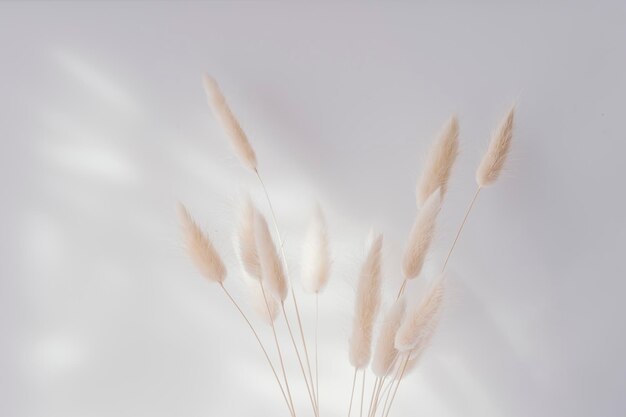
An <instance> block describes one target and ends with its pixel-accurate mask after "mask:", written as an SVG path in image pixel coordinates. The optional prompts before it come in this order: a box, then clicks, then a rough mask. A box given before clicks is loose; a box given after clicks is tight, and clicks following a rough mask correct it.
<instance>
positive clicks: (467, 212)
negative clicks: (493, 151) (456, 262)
mask: <svg viewBox="0 0 626 417" xmlns="http://www.w3.org/2000/svg"><path fill="white" fill-rule="evenodd" d="M481 189H482V187H480V186H479V187H478V188H477V189H476V192H475V193H474V197H472V201H471V202H470V205H469V206H468V207H467V211H466V212H465V216H464V217H463V222H462V223H461V227H459V230H458V231H457V232H456V236H455V237H454V242H452V246H451V247H450V250H449V251H448V255H447V256H446V260H445V261H444V263H443V267H442V268H441V272H442V273H443V272H445V270H446V267H447V266H448V261H449V260H450V256H452V252H453V251H454V248H455V246H456V243H457V242H458V240H459V237H460V236H461V232H462V231H463V228H464V227H465V223H467V218H468V217H469V214H470V212H471V211H472V208H473V207H474V203H475V202H476V199H477V198H478V194H480V190H481Z"/></svg>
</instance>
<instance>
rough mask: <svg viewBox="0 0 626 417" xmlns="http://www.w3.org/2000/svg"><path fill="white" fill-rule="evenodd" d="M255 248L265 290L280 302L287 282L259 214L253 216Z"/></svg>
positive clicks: (265, 223) (284, 293)
mask: <svg viewBox="0 0 626 417" xmlns="http://www.w3.org/2000/svg"><path fill="white" fill-rule="evenodd" d="M254 224H255V231H256V247H257V251H258V254H259V264H260V265H261V275H262V277H263V279H262V282H263V285H264V286H265V288H266V289H267V290H268V291H269V293H270V294H272V295H273V296H274V297H276V298H278V299H279V300H280V301H285V298H287V280H286V279H285V273H284V271H283V264H282V262H281V260H280V258H279V257H278V253H277V252H276V246H275V245H274V241H273V240H272V235H271V234H270V230H269V228H268V226H267V221H266V220H265V217H263V215H262V214H261V213H259V212H257V213H256V215H255V223H254Z"/></svg>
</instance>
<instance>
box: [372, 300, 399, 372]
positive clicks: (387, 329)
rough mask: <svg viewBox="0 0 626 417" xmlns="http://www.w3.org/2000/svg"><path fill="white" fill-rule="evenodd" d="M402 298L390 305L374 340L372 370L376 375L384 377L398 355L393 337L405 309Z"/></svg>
mask: <svg viewBox="0 0 626 417" xmlns="http://www.w3.org/2000/svg"><path fill="white" fill-rule="evenodd" d="M405 305H406V303H405V301H404V298H399V299H398V300H396V302H395V303H394V304H393V305H392V306H391V308H390V309H389V311H388V312H387V314H386V315H385V319H384V321H383V323H382V325H381V328H380V333H379V334H378V338H377V341H376V348H375V349H374V358H373V359H372V371H373V372H374V374H375V375H376V376H378V377H381V378H382V377H384V376H386V375H387V374H388V372H390V370H391V367H392V365H393V363H394V361H395V359H396V357H397V356H398V351H397V350H396V347H395V345H394V344H395V337H396V332H397V331H398V328H399V327H400V324H401V323H402V318H403V317H404V311H405Z"/></svg>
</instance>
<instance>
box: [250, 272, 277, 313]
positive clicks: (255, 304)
mask: <svg viewBox="0 0 626 417" xmlns="http://www.w3.org/2000/svg"><path fill="white" fill-rule="evenodd" d="M244 281H245V283H246V287H247V290H248V299H249V300H250V306H251V307H252V308H253V309H254V311H255V312H256V313H257V314H258V316H259V317H260V318H261V320H262V321H263V322H264V323H266V324H271V322H273V321H275V320H276V317H278V314H279V313H280V305H279V304H278V301H277V300H276V298H274V297H273V296H272V295H271V294H269V291H266V292H265V298H263V290H262V289H261V283H260V282H259V281H258V280H257V279H255V278H250V277H247V278H245V279H244ZM266 300H267V304H266V303H265V302H266ZM268 310H269V312H268Z"/></svg>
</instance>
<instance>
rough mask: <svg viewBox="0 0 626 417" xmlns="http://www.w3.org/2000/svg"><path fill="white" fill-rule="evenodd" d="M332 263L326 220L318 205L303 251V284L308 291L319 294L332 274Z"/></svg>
mask: <svg viewBox="0 0 626 417" xmlns="http://www.w3.org/2000/svg"><path fill="white" fill-rule="evenodd" d="M330 263H331V260H330V253H329V250H328V234H327V230H326V220H325V219H324V214H323V213H322V210H321V209H320V208H319V207H317V208H316V210H315V215H314V217H313V220H312V221H311V224H310V226H309V230H308V231H307V235H306V237H305V240H304V247H303V253H302V286H303V287H304V289H305V290H306V291H308V292H312V293H316V294H317V293H319V292H320V291H322V290H323V289H324V287H325V286H326V283H327V282H328V277H329V274H330Z"/></svg>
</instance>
